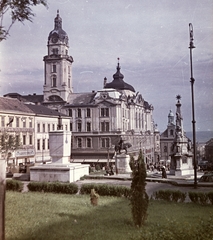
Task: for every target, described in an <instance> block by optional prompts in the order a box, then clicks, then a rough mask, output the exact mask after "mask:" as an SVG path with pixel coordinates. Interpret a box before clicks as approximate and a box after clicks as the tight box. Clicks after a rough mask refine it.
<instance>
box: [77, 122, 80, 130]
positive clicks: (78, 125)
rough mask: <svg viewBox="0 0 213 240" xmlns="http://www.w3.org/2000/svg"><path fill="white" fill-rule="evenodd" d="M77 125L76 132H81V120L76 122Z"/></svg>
mask: <svg viewBox="0 0 213 240" xmlns="http://www.w3.org/2000/svg"><path fill="white" fill-rule="evenodd" d="M77 127H78V132H81V122H79V123H78V124H77Z"/></svg>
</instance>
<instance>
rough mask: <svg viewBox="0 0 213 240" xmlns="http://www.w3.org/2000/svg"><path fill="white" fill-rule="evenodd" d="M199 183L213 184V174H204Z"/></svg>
mask: <svg viewBox="0 0 213 240" xmlns="http://www.w3.org/2000/svg"><path fill="white" fill-rule="evenodd" d="M199 182H213V172H206V173H204V175H203V176H202V177H201V178H200V179H199Z"/></svg>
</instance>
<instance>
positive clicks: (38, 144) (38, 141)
mask: <svg viewBox="0 0 213 240" xmlns="http://www.w3.org/2000/svg"><path fill="white" fill-rule="evenodd" d="M40 145H41V144H40V139H37V150H40Z"/></svg>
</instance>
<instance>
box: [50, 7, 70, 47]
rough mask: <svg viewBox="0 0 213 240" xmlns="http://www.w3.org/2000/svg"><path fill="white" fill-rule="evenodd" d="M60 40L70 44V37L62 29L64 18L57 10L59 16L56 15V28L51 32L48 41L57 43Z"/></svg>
mask: <svg viewBox="0 0 213 240" xmlns="http://www.w3.org/2000/svg"><path fill="white" fill-rule="evenodd" d="M58 40H60V41H61V42H63V43H66V44H68V41H69V38H68V35H67V33H66V32H65V31H64V30H63V29H62V18H61V17H60V16H59V10H57V16H56V17H55V25H54V29H53V30H52V31H51V32H50V33H49V37H48V43H49V42H50V41H51V42H52V43H57V42H58Z"/></svg>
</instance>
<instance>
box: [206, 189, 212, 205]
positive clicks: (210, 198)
mask: <svg viewBox="0 0 213 240" xmlns="http://www.w3.org/2000/svg"><path fill="white" fill-rule="evenodd" d="M207 195H208V198H209V202H210V203H211V204H212V205H213V192H209V193H207Z"/></svg>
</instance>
